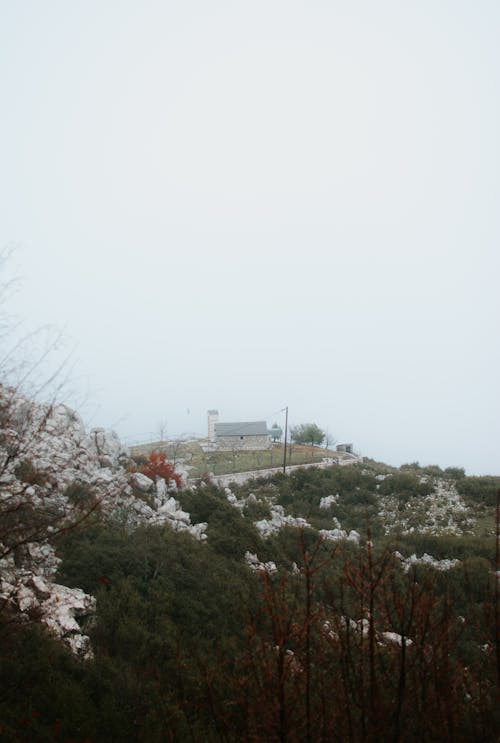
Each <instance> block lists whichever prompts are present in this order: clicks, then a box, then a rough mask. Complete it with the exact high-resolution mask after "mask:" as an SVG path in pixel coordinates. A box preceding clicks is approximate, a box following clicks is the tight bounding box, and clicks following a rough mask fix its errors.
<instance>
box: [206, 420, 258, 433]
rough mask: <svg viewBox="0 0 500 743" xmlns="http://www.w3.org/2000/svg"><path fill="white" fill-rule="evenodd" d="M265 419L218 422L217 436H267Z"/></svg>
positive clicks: (216, 426) (216, 425)
mask: <svg viewBox="0 0 500 743" xmlns="http://www.w3.org/2000/svg"><path fill="white" fill-rule="evenodd" d="M268 433H269V432H268V430H267V423H266V422H265V421H248V422H238V423H216V424H215V435H216V436H267V435H268Z"/></svg>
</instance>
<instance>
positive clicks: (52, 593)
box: [0, 385, 207, 656]
mask: <svg viewBox="0 0 500 743" xmlns="http://www.w3.org/2000/svg"><path fill="white" fill-rule="evenodd" d="M128 462H129V460H128V455H127V451H126V450H125V449H124V448H123V447H122V445H121V443H120V440H119V438H118V436H117V435H116V433H114V432H113V431H106V430H105V429H103V428H95V429H93V430H92V431H91V432H90V433H89V434H87V432H86V430H85V426H84V424H83V421H82V419H81V418H80V416H79V415H78V414H77V413H75V411H73V410H71V408H69V407H68V406H66V405H52V406H50V405H41V404H36V403H33V402H31V401H29V400H27V399H26V398H23V397H22V396H21V395H18V394H16V392H15V391H14V390H10V389H7V388H5V387H2V386H1V385H0V581H1V582H0V601H1V603H0V606H2V605H3V606H4V607H6V608H7V609H8V610H9V611H10V612H11V613H16V614H17V615H18V616H19V618H20V619H21V620H26V619H28V618H30V619H37V620H39V621H42V622H44V623H45V624H46V625H47V626H48V627H49V628H50V629H51V631H53V632H54V633H55V634H56V635H58V636H59V637H61V638H63V639H64V640H65V642H67V643H68V644H69V645H70V646H71V648H72V649H73V650H74V651H75V652H78V653H79V654H81V655H84V656H85V655H88V653H89V652H90V651H89V643H88V638H86V637H85V635H84V633H83V632H82V630H81V628H80V624H79V621H80V619H81V618H82V617H86V616H88V614H90V613H92V611H93V610H94V606H95V601H94V599H93V598H92V597H91V596H87V595H86V594H84V593H83V592H82V591H79V590H78V589H70V588H67V587H65V586H60V585H57V584H56V583H54V577H55V574H56V571H57V566H58V563H59V559H58V558H57V556H56V555H55V551H54V548H53V547H52V545H51V540H52V539H53V537H54V535H55V534H57V533H59V532H60V531H62V530H64V529H66V528H68V527H69V526H70V525H71V524H74V523H79V522H80V521H84V520H85V518H86V516H88V515H89V514H90V513H92V512H95V511H99V512H101V513H102V515H103V517H104V518H109V519H120V520H121V521H122V522H123V521H125V522H127V523H128V524H129V526H130V527H131V528H134V527H136V526H138V525H139V524H141V523H150V524H169V525H170V526H171V528H172V529H174V530H176V531H187V532H188V533H190V534H191V535H192V536H193V537H194V538H196V539H199V540H204V539H206V534H205V531H206V528H207V525H206V524H204V523H201V524H192V523H191V519H190V515H189V514H188V513H186V512H185V511H183V510H182V509H181V507H180V505H179V503H178V501H177V500H175V498H173V497H172V496H171V492H173V491H174V489H173V488H172V487H171V484H169V483H166V482H165V480H163V479H161V478H157V480H156V482H155V481H153V480H152V479H150V478H149V477H146V475H143V474H142V473H139V472H129V471H128V470H127V469H126V468H125V466H124V465H125V464H127V463H128Z"/></svg>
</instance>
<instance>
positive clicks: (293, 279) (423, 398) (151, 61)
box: [0, 0, 500, 474]
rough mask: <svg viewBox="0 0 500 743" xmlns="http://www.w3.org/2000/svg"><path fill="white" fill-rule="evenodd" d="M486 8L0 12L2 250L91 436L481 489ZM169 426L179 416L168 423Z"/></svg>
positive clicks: (413, 4) (494, 233) (490, 358)
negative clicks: (342, 452) (292, 435)
mask: <svg viewBox="0 0 500 743" xmlns="http://www.w3.org/2000/svg"><path fill="white" fill-rule="evenodd" d="M499 38H500V4H499V3H498V2H497V1H496V0H492V1H491V2H489V1H488V0H476V2H474V3H472V2H465V1H462V0H449V1H447V0H440V1H439V2H436V0H428V1H427V0H414V1H410V0H394V1H390V0H378V2H376V3H375V2H372V1H371V0H364V1H363V0H349V2H348V1H347V0H344V1H343V2H340V1H336V0H330V1H329V2H326V0H325V1H323V2H320V1H319V0H309V2H307V3H306V2H297V1H295V0H286V2H285V1H284V0H283V1H282V0H266V1H265V2H262V1H261V0H252V2H237V1H235V0H233V2H221V1H220V0H213V2H210V3H207V2H202V1H201V0H197V1H196V0H184V1H183V2H180V0H172V1H171V2H167V1H166V0H161V1H160V0H141V1H140V2H139V0H136V1H135V2H132V1H131V0H116V1H111V0H98V1H97V0H85V2H83V1H81V0H71V2H68V1H67V0H60V1H58V0H47V1H46V2H43V3H42V2H39V1H38V0H37V1H35V0H32V1H30V0H24V1H23V2H11V1H10V0H0V105H1V116H0V247H1V246H5V245H9V244H15V245H17V246H18V248H17V251H16V256H15V261H14V263H15V265H16V267H17V272H18V273H20V274H21V275H22V277H23V285H22V289H21V291H20V292H19V294H18V295H17V298H16V299H15V300H14V301H13V302H12V305H11V309H13V310H14V311H16V312H18V313H19V314H20V315H22V316H23V317H24V318H26V321H27V323H28V324H29V325H30V327H33V326H36V325H37V324H42V323H53V324H54V325H56V326H57V327H62V328H64V330H65V333H66V334H67V336H68V337H69V338H70V339H72V340H73V341H74V343H75V344H76V351H75V359H76V364H75V372H74V374H75V380H76V382H77V384H81V385H82V386H83V387H86V388H88V389H89V390H90V393H89V400H88V403H87V407H86V409H85V410H84V411H83V412H84V415H86V417H87V420H88V421H89V422H90V424H91V425H103V426H114V427H115V428H116V430H117V431H118V433H119V434H120V435H122V436H123V437H126V436H130V437H131V438H137V439H139V438H141V435H142V434H144V433H146V432H155V431H156V432H157V431H158V428H159V423H160V421H166V422H167V431H168V433H169V434H170V435H178V434H181V433H185V432H198V433H200V434H204V433H205V432H206V410H207V409H208V408H213V407H215V408H218V409H219V411H220V415H221V420H226V421H230V420H254V419H261V418H266V419H267V421H268V423H269V424H271V423H273V422H274V421H275V420H277V421H278V422H279V423H281V424H282V423H283V414H276V411H278V410H279V409H280V408H282V407H284V405H286V404H288V405H289V409H290V421H291V423H292V424H293V423H301V422H307V421H315V422H317V423H318V424H319V425H320V426H322V427H323V428H328V429H329V431H330V433H331V434H332V435H334V436H335V437H336V438H337V440H338V441H354V443H355V445H356V447H357V448H358V449H359V450H360V451H361V453H363V454H365V455H367V456H371V457H374V458H376V459H380V460H383V461H387V462H389V463H391V464H399V463H401V462H407V461H414V460H418V461H420V462H421V464H426V463H437V464H440V465H441V466H449V465H459V466H465V467H466V469H467V471H468V473H470V474H473V473H486V472H491V473H499V472H500V466H499V441H500V406H499V391H498V389H499V383H498V373H499V372H498V370H499V369H500V350H499V348H500V344H499V333H498V324H499V323H498V320H499V314H500V313H499V309H500V308H499V295H498V277H499V269H500V249H499V238H500V212H499V204H500V181H499V172H500V151H499V142H500V138H499V132H500V98H499V95H500V85H499V83H500V44H499V42H498V39H499ZM188 409H189V411H190V412H189V414H188V412H187V411H188Z"/></svg>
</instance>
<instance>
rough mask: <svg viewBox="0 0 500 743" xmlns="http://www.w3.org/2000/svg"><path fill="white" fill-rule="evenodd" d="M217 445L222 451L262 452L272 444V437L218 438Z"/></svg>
mask: <svg viewBox="0 0 500 743" xmlns="http://www.w3.org/2000/svg"><path fill="white" fill-rule="evenodd" d="M216 445H217V449H219V450H221V451H239V450H243V451H261V450H262V449H270V448H271V446H272V443H271V437H270V436H217V437H216Z"/></svg>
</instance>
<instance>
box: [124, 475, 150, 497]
mask: <svg viewBox="0 0 500 743" xmlns="http://www.w3.org/2000/svg"><path fill="white" fill-rule="evenodd" d="M130 482H131V484H132V487H135V488H137V490H140V492H141V493H149V491H150V490H152V489H153V486H154V482H153V481H152V480H151V478H150V477H147V475H143V474H142V472H132V474H131V475H130Z"/></svg>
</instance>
